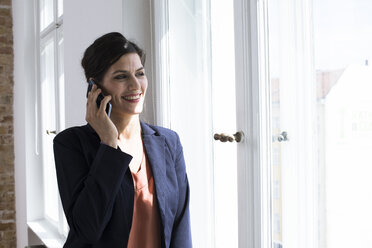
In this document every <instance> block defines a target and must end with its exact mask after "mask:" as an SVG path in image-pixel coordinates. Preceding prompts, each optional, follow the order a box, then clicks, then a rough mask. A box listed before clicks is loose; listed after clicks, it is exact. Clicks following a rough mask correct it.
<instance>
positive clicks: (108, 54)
mask: <svg viewBox="0 0 372 248" xmlns="http://www.w3.org/2000/svg"><path fill="white" fill-rule="evenodd" d="M127 53H137V54H138V56H139V57H140V59H141V62H142V65H145V52H144V51H143V50H142V49H141V48H139V47H138V46H137V45H136V44H135V43H134V42H131V41H129V40H127V39H126V38H125V37H124V36H123V35H122V34H121V33H118V32H112V33H107V34H105V35H103V36H101V37H99V38H98V39H96V40H95V41H94V42H93V44H91V45H90V46H89V47H88V48H87V49H86V50H85V52H84V56H83V59H82V60H81V65H82V67H83V68H84V72H85V77H86V79H87V82H88V80H89V78H94V81H95V82H96V83H98V84H99V83H100V82H101V81H102V79H103V76H104V75H105V73H106V71H107V70H108V69H109V68H110V66H111V65H113V64H114V63H115V62H116V61H118V60H119V59H120V57H121V56H123V55H124V54H127Z"/></svg>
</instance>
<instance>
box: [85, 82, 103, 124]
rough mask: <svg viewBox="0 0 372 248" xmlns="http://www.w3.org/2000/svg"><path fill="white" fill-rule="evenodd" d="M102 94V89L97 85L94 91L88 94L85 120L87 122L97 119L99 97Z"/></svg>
mask: <svg viewBox="0 0 372 248" xmlns="http://www.w3.org/2000/svg"><path fill="white" fill-rule="evenodd" d="M99 93H101V89H100V88H98V87H97V85H93V87H92V90H91V91H89V93H88V99H87V109H86V115H85V119H86V121H88V122H90V121H92V119H94V118H95V116H96V114H97V112H98V111H97V110H98V107H97V103H96V100H97V97H98V95H99Z"/></svg>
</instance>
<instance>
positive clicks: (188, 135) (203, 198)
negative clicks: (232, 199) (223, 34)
mask: <svg viewBox="0 0 372 248" xmlns="http://www.w3.org/2000/svg"><path fill="white" fill-rule="evenodd" d="M208 13H209V0H202V1H200V0H186V1H184V0H174V1H169V32H168V34H169V73H170V85H169V87H170V101H169V107H170V121H171V128H172V129H173V130H175V131H177V132H178V134H179V135H180V139H181V141H182V145H183V147H184V155H185V161H186V169H187V173H188V177H189V181H190V192H191V199H190V212H191V226H192V229H191V231H192V237H193V244H194V246H195V247H212V242H213V240H212V236H213V224H212V223H213V222H214V216H213V202H212V201H213V188H212V186H213V184H212V182H213V181H212V179H213V178H212V175H213V173H212V172H213V167H212V159H213V157H212V156H213V154H212V147H213V143H212V142H213V140H212V139H213V137H212V136H213V135H212V133H211V123H212V120H211V103H210V99H211V97H210V94H211V92H210V90H211V89H210V85H211V81H210V59H211V58H210V40H209V38H210V37H209V34H210V28H209V23H210V19H209V14H208ZM165 39H166V37H164V42H165ZM188 165H189V166H188Z"/></svg>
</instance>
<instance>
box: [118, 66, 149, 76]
mask: <svg viewBox="0 0 372 248" xmlns="http://www.w3.org/2000/svg"><path fill="white" fill-rule="evenodd" d="M140 70H143V66H142V67H140V68H138V69H137V70H136V71H140ZM116 73H128V71H126V70H116V71H114V72H113V73H112V74H116Z"/></svg>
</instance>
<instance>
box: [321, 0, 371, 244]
mask: <svg viewBox="0 0 372 248" xmlns="http://www.w3.org/2000/svg"><path fill="white" fill-rule="evenodd" d="M371 11H372V2H371V1H365V0H353V1H351V0H339V1H335V0H326V1H325V0H314V45H315V46H314V47H315V57H314V58H315V70H316V85H317V104H318V106H319V112H318V120H319V127H320V128H319V149H320V152H321V154H320V155H321V156H319V158H320V159H319V168H320V171H319V173H320V178H321V180H320V186H321V188H320V193H321V199H322V201H321V202H320V209H319V211H320V213H321V216H322V218H321V219H320V224H321V226H320V228H321V230H322V232H321V236H320V243H319V246H320V247H327V248H333V247H337V248H346V247H372V237H371V235H370V234H371V228H370V225H369V223H371V222H372V213H371V209H372V200H371V199H372V180H370V177H369V175H371V173H372V167H371V164H372V157H371V156H370V153H371V151H372V143H371V142H370V141H371V137H372V125H371V123H372V107H371V106H372V97H371V92H372V83H371V82H372V67H371V66H370V65H369V64H370V62H371V61H370V59H371V58H372V49H371V48H372V34H371V27H372V18H371V14H370V13H371ZM340 237H342V238H340Z"/></svg>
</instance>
